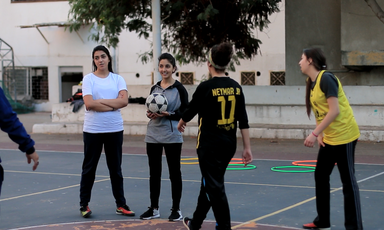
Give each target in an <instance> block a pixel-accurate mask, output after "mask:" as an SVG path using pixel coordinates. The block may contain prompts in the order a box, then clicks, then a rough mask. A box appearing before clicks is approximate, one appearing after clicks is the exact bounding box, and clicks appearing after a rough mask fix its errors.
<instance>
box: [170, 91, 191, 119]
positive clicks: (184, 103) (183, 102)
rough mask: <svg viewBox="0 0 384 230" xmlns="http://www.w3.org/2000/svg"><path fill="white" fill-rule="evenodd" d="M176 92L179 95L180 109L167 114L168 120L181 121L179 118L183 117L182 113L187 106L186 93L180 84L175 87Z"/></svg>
mask: <svg viewBox="0 0 384 230" xmlns="http://www.w3.org/2000/svg"><path fill="white" fill-rule="evenodd" d="M177 90H178V92H179V95H180V107H179V108H178V109H177V110H175V111H174V113H170V114H168V115H169V119H170V120H176V121H178V120H180V119H181V116H182V115H183V113H184V111H185V110H186V109H187V106H188V92H187V90H186V89H185V87H184V86H183V85H181V83H180V85H179V86H177Z"/></svg>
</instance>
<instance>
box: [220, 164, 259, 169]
mask: <svg viewBox="0 0 384 230" xmlns="http://www.w3.org/2000/svg"><path fill="white" fill-rule="evenodd" d="M228 166H243V168H228V167H227V170H251V169H255V168H256V166H255V165H247V166H244V164H230V165H228Z"/></svg>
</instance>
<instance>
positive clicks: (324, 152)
mask: <svg viewBox="0 0 384 230" xmlns="http://www.w3.org/2000/svg"><path fill="white" fill-rule="evenodd" d="M356 142H357V140H355V141H353V142H350V143H348V144H343V145H335V146H332V145H328V144H325V147H320V150H319V154H318V157H317V165H316V170H315V183H316V207H317V214H318V216H317V217H316V218H315V220H314V224H315V225H316V226H318V227H330V226H331V223H330V184H329V177H330V175H331V173H332V170H333V167H334V166H335V163H336V164H337V167H338V169H339V173H340V178H341V182H342V184H343V194H344V214H345V228H346V229H347V230H362V229H363V222H362V218H361V206H360V195H359V187H358V185H357V182H356V178H355V147H356Z"/></svg>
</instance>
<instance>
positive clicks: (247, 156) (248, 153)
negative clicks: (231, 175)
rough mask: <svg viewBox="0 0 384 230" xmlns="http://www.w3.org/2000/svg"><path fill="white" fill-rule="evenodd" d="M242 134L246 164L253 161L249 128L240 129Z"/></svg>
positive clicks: (244, 161)
mask: <svg viewBox="0 0 384 230" xmlns="http://www.w3.org/2000/svg"><path fill="white" fill-rule="evenodd" d="M240 132H241V136H242V139H243V155H242V157H243V163H244V166H247V164H249V163H251V162H252V160H253V156H252V151H251V139H250V138H249V129H240Z"/></svg>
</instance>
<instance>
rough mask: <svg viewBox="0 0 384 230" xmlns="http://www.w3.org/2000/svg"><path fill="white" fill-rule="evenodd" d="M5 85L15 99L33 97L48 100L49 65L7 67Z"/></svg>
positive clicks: (20, 99)
mask: <svg viewBox="0 0 384 230" xmlns="http://www.w3.org/2000/svg"><path fill="white" fill-rule="evenodd" d="M3 80H4V87H5V88H6V89H7V90H8V91H9V94H10V96H11V97H12V99H14V100H15V101H22V100H25V99H26V98H30V97H32V98H33V99H35V100H48V68H47V67H15V71H14V73H13V74H12V67H7V68H6V70H5V74H4V79H3Z"/></svg>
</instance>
